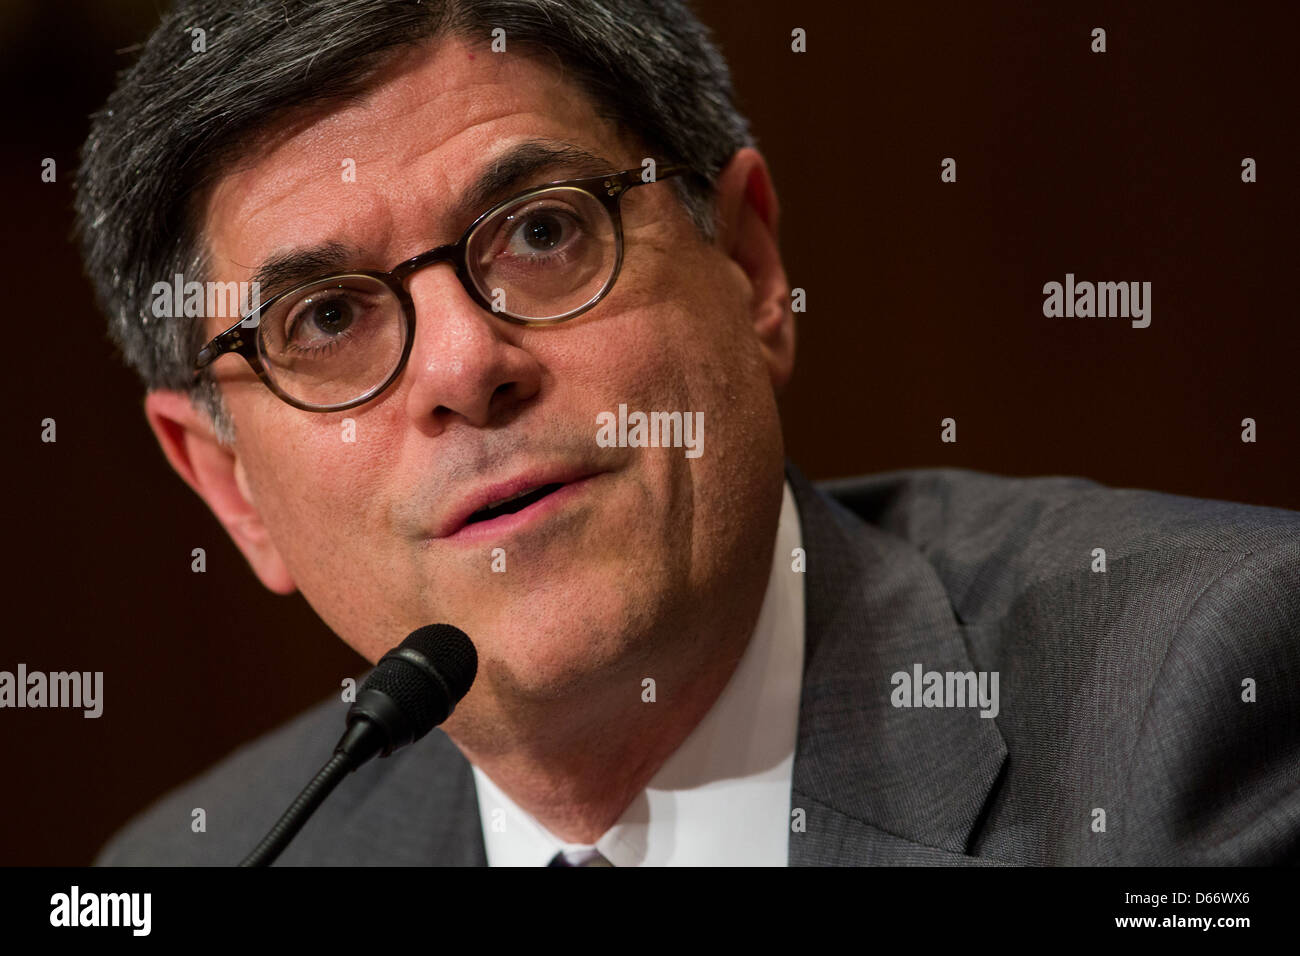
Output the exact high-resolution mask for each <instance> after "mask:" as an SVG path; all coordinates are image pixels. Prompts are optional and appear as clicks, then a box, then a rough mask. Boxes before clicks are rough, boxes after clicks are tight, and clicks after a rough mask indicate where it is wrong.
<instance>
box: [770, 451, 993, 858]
mask: <svg viewBox="0 0 1300 956" xmlns="http://www.w3.org/2000/svg"><path fill="white" fill-rule="evenodd" d="M787 477H788V478H789V479H790V484H791V488H792V489H793V491H794V496H795V502H796V504H797V505H798V509H799V518H800V526H801V529H802V533H803V547H804V550H805V552H806V554H807V572H806V574H807V577H806V578H805V582H804V584H805V590H804V594H805V602H804V603H805V635H804V648H805V649H804V680H803V693H802V696H801V701H800V706H799V733H798V742H797V745H796V749H795V759H794V771H793V782H792V799H791V807H792V809H793V808H802V809H803V810H804V811H805V821H806V827H807V829H806V832H799V831H798V830H796V831H795V832H792V833H791V834H790V854H789V862H790V864H791V865H801V864H804V865H807V864H813V865H826V864H876V863H922V864H924V863H934V864H941V863H977V862H991V861H980V860H977V859H975V858H973V857H971V856H969V855H968V854H969V852H970V845H971V843H972V841H973V839H974V838H975V837H976V836H977V835H978V830H977V827H978V823H979V821H980V818H981V814H982V813H983V810H984V806H985V803H986V801H987V800H988V798H989V796H990V793H991V791H992V790H993V789H994V785H995V783H996V782H997V780H998V778H999V776H1000V774H1001V773H1002V769H1003V764H1004V763H1005V761H1006V758H1007V749H1006V745H1005V743H1004V742H1003V739H1002V735H1001V734H1000V733H999V732H998V729H997V726H996V722H995V719H994V718H984V717H980V716H979V708H978V707H967V708H943V707H935V708H919V707H918V708H908V707H894V706H893V705H892V704H891V693H892V692H893V690H894V685H893V684H891V680H890V678H891V676H892V675H893V674H895V673H896V672H899V671H903V672H906V673H908V674H909V675H910V674H911V673H912V672H913V666H914V665H915V664H918V663H919V664H920V665H922V668H923V669H924V670H925V671H932V670H933V671H940V672H944V671H959V672H966V671H974V670H975V667H974V665H973V664H972V663H971V661H970V658H969V656H968V654H967V650H966V644H965V641H964V640H963V638H962V634H961V627H960V624H959V623H958V621H957V619H956V615H955V614H954V612H953V609H952V606H951V604H950V603H949V600H948V595H947V592H946V591H945V589H944V587H943V585H942V584H941V582H940V581H939V579H938V576H937V575H936V574H935V571H934V569H933V567H932V566H931V565H930V564H929V562H927V561H926V560H925V558H924V557H923V556H922V555H921V554H920V553H919V552H918V551H917V550H916V549H915V548H914V547H913V546H912V545H911V544H909V543H908V542H906V541H905V540H903V539H902V538H899V537H897V536H896V535H893V534H890V533H888V532H885V531H882V530H881V529H880V528H878V527H876V526H874V525H872V524H868V523H866V522H864V521H862V520H861V519H859V518H858V517H856V516H855V515H854V514H853V513H852V512H850V511H848V510H847V509H845V508H843V507H842V506H841V505H839V504H838V503H837V502H835V501H833V500H832V499H829V498H827V497H825V496H823V495H822V494H821V493H820V492H818V491H817V490H816V489H815V488H813V486H812V485H811V484H809V482H808V480H807V479H806V478H804V477H803V475H802V474H800V473H799V471H798V470H797V469H796V468H795V467H794V466H793V465H787Z"/></svg>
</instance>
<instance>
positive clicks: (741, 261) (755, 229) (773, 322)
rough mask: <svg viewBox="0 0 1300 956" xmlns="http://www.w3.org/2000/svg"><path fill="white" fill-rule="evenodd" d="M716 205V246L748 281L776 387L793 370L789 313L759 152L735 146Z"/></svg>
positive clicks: (772, 204)
mask: <svg viewBox="0 0 1300 956" xmlns="http://www.w3.org/2000/svg"><path fill="white" fill-rule="evenodd" d="M717 208H718V225H719V236H718V242H719V245H720V246H721V247H722V251H723V252H725V253H726V254H727V255H728V256H730V257H731V258H732V259H733V260H734V261H735V262H736V264H737V265H739V266H740V268H741V270H742V271H743V272H744V274H745V276H746V278H748V280H749V284H750V288H751V289H752V291H753V296H752V299H751V303H750V307H751V310H752V317H753V323H754V330H755V331H756V332H757V333H758V338H759V343H760V345H761V347H762V349H763V355H764V357H765V358H766V359H767V364H768V368H769V370H770V371H771V373H772V385H773V386H774V387H776V388H778V389H779V388H780V387H782V386H783V385H785V383H786V382H787V381H789V379H790V374H791V372H792V371H793V369H794V313H793V311H792V309H791V308H790V283H789V281H788V280H787V279H786V277H785V265H784V264H783V263H782V262H781V251H780V249H779V248H778V247H777V220H778V218H779V216H780V209H779V207H778V205H777V200H776V190H775V189H773V187H772V177H771V175H770V174H769V173H768V171H767V163H766V162H765V161H764V159H763V156H762V154H761V153H759V152H758V150H756V149H752V148H750V147H748V146H747V147H745V148H744V149H740V150H737V151H736V154H735V155H734V156H732V157H731V160H730V162H728V163H727V165H726V166H725V167H724V168H723V170H722V172H721V173H720V174H719V175H718V181H717Z"/></svg>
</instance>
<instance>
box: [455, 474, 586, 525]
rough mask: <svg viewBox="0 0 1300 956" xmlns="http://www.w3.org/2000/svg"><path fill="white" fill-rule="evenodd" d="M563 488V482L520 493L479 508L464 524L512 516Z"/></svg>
mask: <svg viewBox="0 0 1300 956" xmlns="http://www.w3.org/2000/svg"><path fill="white" fill-rule="evenodd" d="M563 487H564V483H563V482H555V483H553V484H549V485H542V486H540V487H538V488H533V489H532V490H531V491H522V492H520V493H519V494H517V495H514V496H513V497H511V498H506V499H504V500H502V501H498V502H495V503H494V504H490V505H488V506H487V507H485V508H480V509H479V510H478V511H476V512H474V513H473V514H472V515H470V516H469V517H468V518H466V519H465V524H466V525H471V524H478V523H479V522H480V521H491V520H492V519H493V518H500V517H501V516H502V515H512V514H514V513H515V512H516V511H523V510H524V509H525V508H527V507H528V506H529V505H532V504H535V503H537V502H538V501H541V500H542V499H543V498H545V497H546V496H547V495H549V494H553V493H554V492H556V491H559V490H560V489H561V488H563Z"/></svg>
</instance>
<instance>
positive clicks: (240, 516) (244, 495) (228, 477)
mask: <svg viewBox="0 0 1300 956" xmlns="http://www.w3.org/2000/svg"><path fill="white" fill-rule="evenodd" d="M144 407H145V417H146V418H147V419H148V420H149V427H150V428H151V429H152V430H153V433H154V436H155V437H156V438H157V439H158V444H159V445H160V446H161V447H162V450H163V454H164V455H165V456H166V457H167V461H168V462H170V463H171V466H172V468H174V469H175V470H176V473H177V474H178V475H180V476H181V478H182V479H184V481H185V483H186V484H187V485H189V486H190V487H191V488H193V489H194V491H195V493H196V494H197V495H198V496H199V497H200V498H202V499H203V500H204V501H205V502H206V503H207V505H208V507H209V508H211V509H212V513H213V514H214V515H216V517H217V520H218V521H220V522H221V524H222V526H223V527H224V528H225V529H226V532H227V533H228V534H229V535H230V537H231V539H232V540H233V541H234V542H235V545H236V546H237V547H238V548H239V550H240V551H241V552H243V554H244V557H245V558H246V559H247V560H248V563H249V565H250V566H251V567H252V568H253V571H254V573H256V574H257V576H258V578H259V579H260V580H261V581H262V583H263V584H264V585H266V587H267V588H268V589H270V590H272V591H274V592H276V593H277V594H292V593H293V592H294V591H296V590H297V586H296V585H295V584H294V582H293V577H292V576H291V575H290V574H289V569H288V568H287V567H286V566H285V563H284V560H283V559H282V558H281V557H280V552H279V551H278V549H277V548H276V546H275V544H274V542H272V541H271V536H270V533H269V532H268V531H267V528H266V525H265V524H264V523H263V521H262V516H261V513H260V512H259V511H258V508H257V505H256V502H255V501H254V498H253V495H252V493H251V490H250V485H249V481H248V475H247V472H246V470H245V468H244V463H243V461H241V460H240V458H239V455H238V452H237V451H236V450H234V449H231V448H228V447H226V446H223V445H222V444H221V443H220V442H219V441H218V440H217V436H216V433H215V432H214V431H213V429H212V424H211V422H210V420H209V419H208V416H207V415H206V414H204V413H203V412H201V411H199V410H198V409H196V408H195V407H194V405H193V404H192V403H191V401H190V398H189V396H188V395H186V394H184V393H183V392H172V391H161V390H160V391H152V392H150V393H149V394H148V395H147V396H146V397H145V403H144Z"/></svg>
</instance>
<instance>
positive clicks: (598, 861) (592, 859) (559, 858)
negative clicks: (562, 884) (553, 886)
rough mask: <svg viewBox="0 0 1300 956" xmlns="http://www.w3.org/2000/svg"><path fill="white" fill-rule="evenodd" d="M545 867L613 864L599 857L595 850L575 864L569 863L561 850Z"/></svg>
mask: <svg viewBox="0 0 1300 956" xmlns="http://www.w3.org/2000/svg"><path fill="white" fill-rule="evenodd" d="M546 865H547V866H613V865H614V864H613V863H611V862H609V860H607V859H605V858H604V857H603V856H601V855H600V853H598V852H597V851H596V850H592V851H591V855H590V856H586V857H583V858H582V859H580V860H579V861H578V862H577V863H570V862H569V860H568V859H566V858H565V856H564V851H563V850H561V851H560V852H559V853H557V854H555V856H554V857H553V858H552V859H551V862H550V863H547V864H546Z"/></svg>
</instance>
